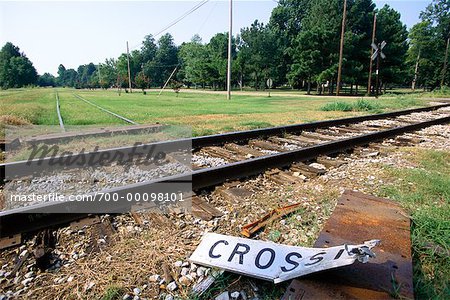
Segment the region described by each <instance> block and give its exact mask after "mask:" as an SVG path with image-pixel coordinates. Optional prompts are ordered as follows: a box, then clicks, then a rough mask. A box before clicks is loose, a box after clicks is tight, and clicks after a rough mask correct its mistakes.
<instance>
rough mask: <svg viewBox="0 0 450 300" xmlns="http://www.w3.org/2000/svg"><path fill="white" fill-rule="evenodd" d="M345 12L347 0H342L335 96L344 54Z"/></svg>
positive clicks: (338, 89) (339, 81)
mask: <svg viewBox="0 0 450 300" xmlns="http://www.w3.org/2000/svg"><path fill="white" fill-rule="evenodd" d="M346 14H347V0H344V12H343V15H342V28H341V45H340V48H339V67H338V78H337V87H336V96H339V92H340V89H341V88H340V85H341V73H342V56H343V54H344V34H345V16H346Z"/></svg>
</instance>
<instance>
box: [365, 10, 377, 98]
mask: <svg viewBox="0 0 450 300" xmlns="http://www.w3.org/2000/svg"><path fill="white" fill-rule="evenodd" d="M376 27H377V14H376V13H374V14H373V31H372V44H374V43H375V30H376ZM372 55H373V48H372V47H370V65H369V81H368V82H367V94H369V95H370V88H371V85H372V65H373V62H372Z"/></svg>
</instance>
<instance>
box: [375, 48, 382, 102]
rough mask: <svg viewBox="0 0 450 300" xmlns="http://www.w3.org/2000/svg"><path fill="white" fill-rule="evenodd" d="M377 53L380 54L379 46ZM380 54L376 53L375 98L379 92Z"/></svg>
mask: <svg viewBox="0 0 450 300" xmlns="http://www.w3.org/2000/svg"><path fill="white" fill-rule="evenodd" d="M378 49H379V50H378V51H379V52H381V45H380V44H378ZM380 56H381V55H380V53H378V55H377V70H376V74H377V85H376V88H375V97H376V98H378V91H379V86H380Z"/></svg>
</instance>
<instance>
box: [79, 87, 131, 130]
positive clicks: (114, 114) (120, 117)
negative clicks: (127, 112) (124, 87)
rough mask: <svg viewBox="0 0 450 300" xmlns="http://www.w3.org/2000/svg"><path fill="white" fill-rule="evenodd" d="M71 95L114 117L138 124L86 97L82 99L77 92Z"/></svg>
mask: <svg viewBox="0 0 450 300" xmlns="http://www.w3.org/2000/svg"><path fill="white" fill-rule="evenodd" d="M73 95H74V96H75V97H77V98H78V99H80V100H82V101H84V102H86V103H87V104H90V105H92V106H94V107H96V108H98V109H100V110H102V111H104V112H106V113H108V114H110V115H113V116H114V117H117V118H119V119H121V120H122V121H125V122H127V123H130V124H133V125H139V123H136V122H134V121H132V120H130V119H127V118H125V117H122V116H121V115H119V114H116V113H114V112H112V111H110V110H107V109H106V108H103V107H101V106H99V105H97V104H95V103H92V102H91V101H89V100H86V99H84V98H83V97H81V96H79V95H77V94H73Z"/></svg>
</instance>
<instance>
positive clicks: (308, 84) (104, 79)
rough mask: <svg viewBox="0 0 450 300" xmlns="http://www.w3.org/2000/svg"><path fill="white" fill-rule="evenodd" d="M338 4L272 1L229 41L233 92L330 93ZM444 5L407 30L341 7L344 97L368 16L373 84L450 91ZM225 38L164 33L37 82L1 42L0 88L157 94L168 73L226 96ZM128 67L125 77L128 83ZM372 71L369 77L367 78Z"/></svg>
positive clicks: (353, 3)
mask: <svg viewBox="0 0 450 300" xmlns="http://www.w3.org/2000/svg"><path fill="white" fill-rule="evenodd" d="M343 5H344V4H343V1H342V0H280V1H279V2H278V6H277V7H275V8H274V9H273V11H272V14H271V17H270V21H269V22H268V24H263V23H260V22H259V21H258V20H256V21H254V22H253V23H252V24H251V25H250V26H249V27H246V28H242V29H241V30H240V33H239V34H237V35H236V36H235V37H233V40H232V60H233V62H232V76H233V77H232V84H233V86H235V87H240V88H243V87H244V86H245V87H252V88H254V89H264V88H266V86H265V83H266V80H267V79H268V78H272V80H273V83H274V87H282V86H286V87H291V88H294V89H304V90H306V91H307V92H308V93H310V92H311V91H313V90H315V91H316V93H318V94H322V93H329V94H332V93H334V90H335V88H336V81H337V71H338V62H339V40H340V32H341V23H342V12H343ZM449 6H450V3H449V1H448V0H433V1H432V2H431V3H430V4H429V5H428V6H427V8H426V9H425V10H424V11H423V12H422V13H421V15H420V19H421V21H420V22H419V23H418V24H416V25H414V26H413V27H412V28H411V30H410V31H409V32H408V31H407V29H406V26H405V25H404V24H403V23H402V22H401V20H400V14H399V13H398V12H397V11H396V10H394V9H393V8H391V7H389V6H388V5H385V6H383V7H382V8H376V6H375V4H374V3H373V1H372V0H347V15H346V24H345V25H346V27H345V34H344V41H345V43H344V51H343V53H344V55H343V65H342V70H343V71H342V82H343V83H344V85H345V86H346V87H347V88H348V92H349V93H358V92H361V87H364V90H363V92H365V90H366V88H367V81H368V76H369V67H370V63H373V62H371V60H370V55H371V46H370V45H371V42H372V31H373V26H374V23H373V21H374V15H376V30H375V36H374V41H375V44H379V43H381V42H382V41H385V42H386V47H385V48H384V49H383V52H384V54H385V55H386V58H385V59H382V60H381V66H380V72H379V78H380V85H381V87H382V88H384V89H386V87H388V86H392V85H401V86H406V85H410V86H412V88H419V87H421V88H430V89H434V88H436V87H440V86H443V85H449V84H450V72H447V70H446V68H447V63H448V60H449V58H448V47H449V41H450V13H449V11H450V7H449ZM227 47H228V35H227V33H218V34H216V35H215V36H213V37H212V38H211V39H210V41H209V42H207V43H204V42H203V41H202V39H201V38H200V37H199V36H198V35H195V36H194V37H193V38H192V39H191V41H189V42H186V43H182V44H181V45H180V46H177V45H175V43H174V40H173V37H172V35H171V34H169V33H167V34H165V35H163V36H161V37H160V38H159V39H158V40H157V41H156V40H155V38H154V37H153V36H152V35H148V36H146V37H145V38H144V41H143V42H142V46H141V48H140V49H137V50H133V51H131V53H129V55H128V54H127V53H123V54H121V55H120V56H119V57H118V58H110V59H106V60H105V62H103V63H99V64H94V63H89V64H86V65H80V66H79V67H78V68H77V69H76V70H75V69H66V68H65V67H64V65H62V64H61V65H60V66H59V67H58V74H57V76H56V77H54V76H53V75H51V74H48V73H45V74H43V75H41V76H38V75H37V72H36V70H35V69H34V67H33V65H32V63H31V62H30V60H29V59H28V58H27V57H26V56H25V54H23V53H21V52H20V50H19V48H18V47H16V46H14V45H13V44H11V43H7V44H6V45H5V46H4V47H3V48H2V50H1V51H0V86H1V87H2V88H10V87H21V86H26V85H33V84H34V85H39V86H68V87H75V88H111V87H121V88H127V87H128V85H129V82H128V78H129V75H130V78H131V85H132V87H133V88H139V89H143V90H144V89H146V88H149V87H162V86H163V85H164V84H165V82H166V81H167V80H168V79H169V77H170V76H171V75H173V77H172V80H171V84H172V85H174V86H178V87H179V86H182V85H184V86H188V87H201V88H207V87H209V88H212V89H225V88H226V71H227ZM128 59H129V72H130V74H129V75H128ZM375 72H376V68H375V67H374V68H373V74H372V76H375Z"/></svg>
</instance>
